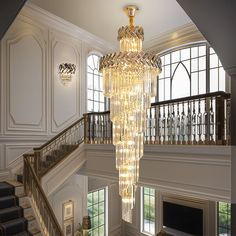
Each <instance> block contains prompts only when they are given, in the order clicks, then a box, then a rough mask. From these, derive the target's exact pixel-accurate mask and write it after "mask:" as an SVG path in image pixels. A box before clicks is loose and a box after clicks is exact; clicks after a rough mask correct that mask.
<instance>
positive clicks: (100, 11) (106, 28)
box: [29, 0, 191, 46]
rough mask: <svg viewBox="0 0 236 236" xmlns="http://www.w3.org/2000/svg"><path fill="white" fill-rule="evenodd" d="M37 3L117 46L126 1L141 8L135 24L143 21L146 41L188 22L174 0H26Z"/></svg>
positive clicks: (140, 23) (185, 15)
mask: <svg viewBox="0 0 236 236" xmlns="http://www.w3.org/2000/svg"><path fill="white" fill-rule="evenodd" d="M29 2H32V3H34V4H36V5H38V6H39V7H41V8H43V9H45V10H47V11H49V12H51V13H53V14H55V15H57V16H59V17H61V18H64V19H65V20H67V21H69V22H71V23H73V24H75V25H77V26H79V27H80V28H83V29H85V30H87V31H89V32H90V33H92V34H94V35H96V36H98V37H100V38H102V39H104V40H105V41H107V42H109V43H112V44H113V45H115V46H117V39H116V38H117V30H118V28H119V27H120V26H122V25H127V23H128V19H127V16H126V15H125V13H124V12H123V11H122V9H123V7H124V6H126V5H129V4H133V5H137V6H138V7H139V9H140V11H139V12H138V14H137V16H136V24H137V25H142V26H143V28H144V33H145V41H149V40H151V39H154V38H156V37H158V36H159V35H160V34H163V33H164V32H167V31H172V30H174V29H175V28H177V27H180V26H182V25H185V24H187V23H189V22H191V20H190V18H189V17H188V16H187V14H186V13H185V12H184V11H183V10H182V8H181V7H180V6H179V4H178V3H177V2H176V0H130V1H127V0H29Z"/></svg>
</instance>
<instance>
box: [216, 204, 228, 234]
mask: <svg viewBox="0 0 236 236" xmlns="http://www.w3.org/2000/svg"><path fill="white" fill-rule="evenodd" d="M220 203H226V204H227V205H228V206H227V212H226V213H224V212H221V213H223V214H224V215H227V217H228V216H230V218H231V204H230V203H228V202H217V235H218V236H220V228H224V227H221V226H220V225H219V218H220V217H219V216H220V211H219V204H220ZM227 223H230V226H229V228H224V229H226V231H227V235H231V220H230V222H228V219H227Z"/></svg>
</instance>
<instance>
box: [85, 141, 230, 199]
mask: <svg viewBox="0 0 236 236" xmlns="http://www.w3.org/2000/svg"><path fill="white" fill-rule="evenodd" d="M84 149H85V154H86V159H87V161H86V163H85V165H84V168H83V170H81V171H82V172H83V174H85V175H86V174H87V175H91V176H95V177H103V178H110V179H113V180H118V171H117V170H116V167H115V157H114V153H115V152H114V146H113V145H107V144H105V145H103V144H100V145H98V144H85V145H84ZM144 150H145V151H144V156H143V157H142V159H141V161H140V175H139V176H140V178H139V184H140V185H141V186H145V185H148V186H156V187H158V189H159V190H160V191H163V192H169V193H172V194H178V195H183V196H185V195H187V196H193V197H197V198H200V199H209V200H213V201H226V202H229V201H230V194H231V189H230V184H231V179H230V176H231V175H230V162H231V158H230V154H231V149H230V147H229V146H214V145H212V146H207V145H206V146H191V145H189V146H188V145H185V146H181V145H145V147H144Z"/></svg>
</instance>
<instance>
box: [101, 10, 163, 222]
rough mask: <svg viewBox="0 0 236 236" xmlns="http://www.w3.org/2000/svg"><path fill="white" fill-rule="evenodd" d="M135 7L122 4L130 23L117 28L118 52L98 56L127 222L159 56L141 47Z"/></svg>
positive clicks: (154, 90) (141, 34) (133, 199)
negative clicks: (108, 108)
mask: <svg viewBox="0 0 236 236" xmlns="http://www.w3.org/2000/svg"><path fill="white" fill-rule="evenodd" d="M137 10H138V8H137V7H136V6H127V7H126V8H125V11H126V13H127V15H128V17H129V26H123V27H121V28H120V29H119V31H118V40H119V41H120V52H118V53H112V54H107V55H105V56H103V57H102V58H101V59H100V71H101V72H102V74H103V81H104V95H105V96H106V97H109V98H110V118H111V121H112V123H113V144H114V145H115V146H116V168H117V169H118V170H119V194H120V195H121V198H122V219H123V220H125V221H127V222H130V223H131V222H132V209H133V206H134V202H135V190H136V183H137V182H138V179H139V160H140V158H141V157H142V156H143V146H144V145H143V143H144V131H145V129H146V116H147V109H148V108H150V106H151V97H153V96H156V89H157V75H158V74H159V73H160V71H161V61H160V58H159V57H158V56H157V55H156V54H151V53H144V52H143V51H142V41H143V40H144V33H143V28H142V27H141V26H134V17H135V12H136V11H137Z"/></svg>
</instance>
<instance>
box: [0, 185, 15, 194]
mask: <svg viewBox="0 0 236 236" xmlns="http://www.w3.org/2000/svg"><path fill="white" fill-rule="evenodd" d="M9 195H14V187H13V186H12V185H10V184H8V183H7V182H2V183H0V197H4V196H9Z"/></svg>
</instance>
